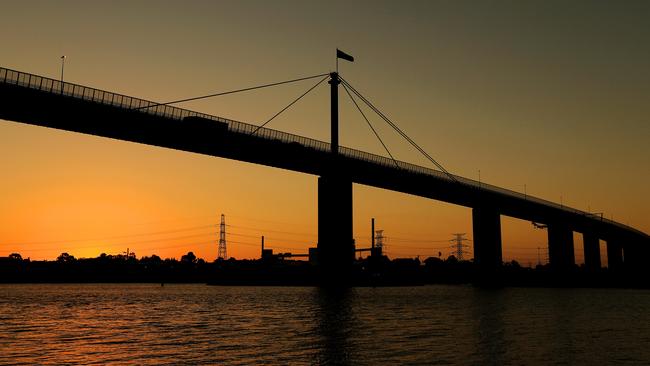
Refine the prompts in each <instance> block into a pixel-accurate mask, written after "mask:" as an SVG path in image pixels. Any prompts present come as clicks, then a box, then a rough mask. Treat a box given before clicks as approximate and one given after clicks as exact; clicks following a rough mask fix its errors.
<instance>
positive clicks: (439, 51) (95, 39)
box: [0, 0, 650, 264]
mask: <svg viewBox="0 0 650 366" xmlns="http://www.w3.org/2000/svg"><path fill="white" fill-rule="evenodd" d="M649 19H650V3H649V2H647V1H638V2H635V1H624V2H618V1H610V2H606V1H571V2H565V1H490V2H480V1H475V2H474V1H471V2H466V1H399V2H398V1H327V2H315V1H302V2H299V1H273V2H267V1H182V2H181V1H109V2H99V1H56V2H54V1H24V0H21V1H4V2H2V12H1V13H0V33H1V34H3V40H2V43H3V45H2V47H0V66H2V67H6V68H11V69H16V70H20V71H25V72H30V73H35V74H40V75H44V76H49V77H53V78H58V77H60V71H61V70H60V67H61V63H60V61H61V60H60V56H61V55H66V56H67V59H66V65H65V79H66V81H69V82H73V83H78V84H82V85H88V86H93V87H96V88H99V89H104V90H109V91H115V92H120V93H123V94H127V95H132V96H136V97H141V98H145V99H151V100H159V101H167V100H174V99H180V98H184V97H192V96H198V95H202V94H207V93H211V92H218V91H225V90H230V89H236V88H241V87H247V86H253V85H258V84H263V83H269V82H274V81H281V80H285V79H290V78H295V77H301V76H306V75H313V74H319V73H324V72H328V71H332V70H333V69H334V67H335V63H334V61H335V59H334V50H335V48H336V47H339V48H341V49H343V50H345V51H346V52H348V53H350V54H352V55H353V56H355V58H356V61H355V62H354V63H344V62H342V63H341V64H340V72H341V74H342V76H343V77H344V78H346V80H348V81H349V82H350V83H351V84H352V85H354V86H355V87H356V88H357V89H358V90H360V91H361V92H362V93H364V94H365V95H366V96H367V97H368V98H369V99H371V100H372V101H373V102H374V104H375V105H377V106H379V107H380V109H382V110H383V111H384V113H386V114H387V115H388V116H390V117H391V118H392V119H393V120H394V121H395V122H396V123H397V124H398V125H399V126H400V127H401V128H402V129H403V130H404V131H406V132H407V133H408V134H409V135H410V136H411V137H413V138H414V139H415V140H416V141H417V142H418V143H419V144H420V145H421V146H422V147H424V149H425V150H427V151H428V152H429V154H430V155H432V156H433V157H435V158H436V159H437V160H438V161H439V162H441V163H442V164H443V165H444V166H445V167H446V168H447V169H448V170H449V171H451V172H453V173H455V174H459V175H463V176H466V177H469V178H473V179H477V178H478V175H479V170H480V174H481V180H482V181H485V182H488V183H490V184H494V185H498V186H502V187H505V188H509V189H512V190H516V191H523V190H524V186H525V187H526V191H527V193H528V194H530V195H534V196H537V197H540V198H544V199H548V200H551V201H555V202H560V201H562V203H563V204H565V205H568V206H572V207H575V208H579V209H583V210H590V211H592V212H603V213H604V215H605V216H606V217H608V218H611V217H613V218H614V219H615V220H617V221H621V222H623V223H625V224H628V225H631V226H634V227H636V228H638V229H641V230H643V231H645V232H646V233H647V232H650V197H649V196H648V194H647V192H648V191H647V187H648V183H650V168H649V167H650V144H649V143H648V141H650V121H649V116H650V71H649V67H648V65H650V42H648V40H649V39H650V21H648V20H649ZM310 85H311V82H305V83H301V84H296V85H290V86H284V87H278V88H273V89H267V90H262V91H256V92H250V93H244V94H239V95H233V96H226V97H219V98H216V99H209V100H204V101H201V102H193V103H186V104H183V105H181V106H182V107H185V108H189V109H194V110H198V111H202V112H206V113H210V114H215V115H219V116H222V117H227V118H232V119H235V120H240V121H245V122H249V123H254V124H260V123H262V122H263V121H265V120H267V119H268V118H269V117H270V116H272V115H273V114H275V113H276V112H277V111H279V110H280V109H281V108H283V107H284V106H285V105H286V104H287V103H288V102H290V101H291V100H292V99H294V98H295V97H297V96H298V95H299V94H300V93H302V92H303V91H304V90H306V89H307V88H308V87H309V86H310ZM344 97H345V94H342V98H341V132H340V133H341V135H340V139H341V143H342V144H343V145H346V146H350V147H354V148H358V149H362V150H366V151H370V152H374V153H380V154H384V153H383V151H382V149H381V146H380V145H379V143H378V142H377V140H376V139H375V138H374V136H373V135H372V133H371V132H370V130H369V129H368V127H367V126H366V125H365V122H364V121H363V119H362V118H361V116H360V115H359V114H358V112H357V111H356V110H355V109H353V108H354V107H353V106H352V105H351V103H350V101H349V100H347V99H345V98H344ZM371 121H372V122H373V123H374V124H375V126H376V127H377V128H378V130H379V132H380V133H381V134H382V136H384V137H385V140H386V142H387V143H388V146H389V148H390V149H391V151H392V152H393V153H394V155H396V157H397V158H398V159H400V160H405V161H409V162H414V163H418V164H422V165H426V161H425V160H423V159H422V158H420V157H419V156H418V155H417V154H416V153H415V152H414V151H413V150H412V149H409V147H408V145H407V144H406V143H405V142H404V141H401V140H400V139H399V138H398V137H397V136H396V135H395V134H391V132H390V131H389V130H388V129H387V128H386V126H385V125H382V124H381V122H380V120H379V119H377V118H374V117H373V119H372V120H371ZM269 127H270V128H274V129H279V130H283V131H288V132H292V133H296V134H300V135H305V136H308V137H312V138H317V139H321V140H325V141H329V94H328V90H327V85H323V86H321V87H319V88H318V89H316V90H315V92H314V93H312V94H310V95H309V96H307V97H306V98H305V99H304V100H303V101H301V102H300V103H299V104H297V105H296V106H295V107H294V108H292V109H290V110H289V111H287V112H286V113H284V114H283V115H282V116H281V117H279V118H278V119H276V120H274V121H273V122H272V123H271V124H270V125H269ZM0 167H2V169H3V172H4V177H3V179H2V180H0V191H1V192H2V195H1V196H0V256H5V255H8V254H9V253H12V252H19V253H21V254H22V255H23V256H24V257H31V258H32V259H43V258H45V259H53V258H56V256H57V255H58V254H60V253H61V252H64V251H66V252H69V253H71V254H73V255H75V256H77V257H94V256H97V255H99V254H100V253H102V252H105V253H108V254H117V253H120V252H124V251H126V249H127V247H128V248H129V249H130V250H131V251H135V252H136V254H137V255H138V256H143V255H151V254H153V253H155V254H158V255H160V256H162V257H176V258H179V257H180V256H181V255H182V254H184V253H186V252H187V251H190V250H192V251H194V252H195V253H196V254H197V255H198V256H199V257H203V258H205V259H207V260H213V259H214V258H215V257H216V253H217V244H216V241H217V239H218V227H217V225H218V220H219V216H220V214H221V213H224V214H225V215H226V219H227V223H228V224H229V225H230V226H229V227H228V231H229V232H230V233H231V234H229V235H228V254H229V255H230V256H235V257H237V258H254V257H257V256H259V244H258V243H259V239H258V238H259V236H260V235H266V237H267V246H269V247H274V248H275V249H276V251H293V252H301V251H306V248H307V247H309V246H312V245H315V241H316V231H317V230H316V219H317V216H316V203H317V201H316V179H317V178H316V177H315V176H309V175H304V174H299V173H295V172H289V171H284V170H279V169H273V168H268V167H263V166H257V165H253V164H248V163H242V162H236V161H231V160H226V159H220V158H214V157H206V156H200V155H196V154H190V153H185V152H179V151H173V150H168V149H162V148H156V147H150V146H144V145H138V144H133V143H127V142H121V141H114V140H109V139H103V138H98V137H92V136H85V135H81V134H74V133H69V132H63V131H57V130H50V129H45V128H41V127H33V126H28V125H22V124H19V123H14V122H6V121H0ZM354 205H355V207H354V209H355V211H354V218H355V223H354V224H355V236H356V240H357V244H358V245H359V246H364V245H365V244H367V243H368V241H369V235H370V218H371V217H375V218H376V220H377V228H378V229H384V230H385V235H386V236H387V237H388V240H387V245H388V246H387V251H388V253H389V255H390V256H392V257H396V256H414V255H421V256H429V255H437V253H438V252H439V251H441V252H442V253H443V256H445V257H446V256H447V255H448V254H449V253H450V251H451V249H450V248H449V245H450V243H449V242H448V240H449V239H451V234H452V233H456V232H464V233H467V237H468V239H472V233H471V212H470V210H469V209H466V208H462V207H458V206H452V205H449V204H445V203H441V202H436V201H431V200H427V199H423V198H418V197H413V196H408V195H404V194H400V193H394V192H388V191H384V190H380V189H375V188H370V187H364V186H360V185H355V186H354ZM502 224H503V225H502V226H503V240H504V259H506V260H510V259H513V258H514V259H517V260H519V261H521V262H522V263H523V264H528V263H529V262H532V263H533V264H534V263H536V262H537V249H536V248H537V247H541V248H542V255H541V256H542V260H544V257H545V248H546V243H547V241H546V232H545V231H541V230H535V229H533V227H532V225H531V224H530V223H529V222H524V221H520V220H515V219H510V218H503V219H502ZM581 245H582V244H581V237H580V236H579V235H576V252H577V253H576V256H577V260H578V262H581V261H582V254H581V253H580V250H581ZM470 256H471V254H470Z"/></svg>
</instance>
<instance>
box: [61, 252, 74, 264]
mask: <svg viewBox="0 0 650 366" xmlns="http://www.w3.org/2000/svg"><path fill="white" fill-rule="evenodd" d="M56 260H57V262H63V263H70V262H74V261H75V260H76V258H75V257H74V256H73V255H70V254H68V253H61V255H60V256H58V257H57V258H56Z"/></svg>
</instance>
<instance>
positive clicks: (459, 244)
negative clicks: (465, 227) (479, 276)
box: [450, 233, 469, 261]
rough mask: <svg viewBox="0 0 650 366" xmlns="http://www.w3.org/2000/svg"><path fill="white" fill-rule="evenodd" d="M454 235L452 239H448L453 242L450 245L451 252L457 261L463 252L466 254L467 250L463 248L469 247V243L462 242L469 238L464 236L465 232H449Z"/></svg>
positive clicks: (461, 257)
mask: <svg viewBox="0 0 650 366" xmlns="http://www.w3.org/2000/svg"><path fill="white" fill-rule="evenodd" d="M451 235H453V236H454V238H453V239H451V240H450V241H451V242H453V243H454V245H452V246H451V247H452V248H453V249H454V250H453V254H454V255H455V256H456V259H458V260H459V261H462V260H463V254H468V252H467V251H466V250H465V248H469V245H467V244H464V243H463V242H465V241H469V239H466V238H465V235H466V234H465V233H456V234H451Z"/></svg>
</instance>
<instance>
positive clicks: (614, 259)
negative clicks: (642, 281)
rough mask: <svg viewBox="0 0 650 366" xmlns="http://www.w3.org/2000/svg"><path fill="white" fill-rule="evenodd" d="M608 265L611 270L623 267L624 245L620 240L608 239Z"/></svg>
mask: <svg viewBox="0 0 650 366" xmlns="http://www.w3.org/2000/svg"><path fill="white" fill-rule="evenodd" d="M607 267H609V269H610V270H611V271H618V270H620V269H621V267H623V245H622V244H621V243H620V241H618V240H615V239H611V240H607Z"/></svg>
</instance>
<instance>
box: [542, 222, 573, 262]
mask: <svg viewBox="0 0 650 366" xmlns="http://www.w3.org/2000/svg"><path fill="white" fill-rule="evenodd" d="M573 250H574V249H573V230H571V229H570V228H569V227H568V226H566V225H562V224H549V225H548V260H549V263H550V265H551V268H553V269H555V270H560V271H566V270H570V269H571V268H573V266H575V264H576V259H575V254H574V252H573Z"/></svg>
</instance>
